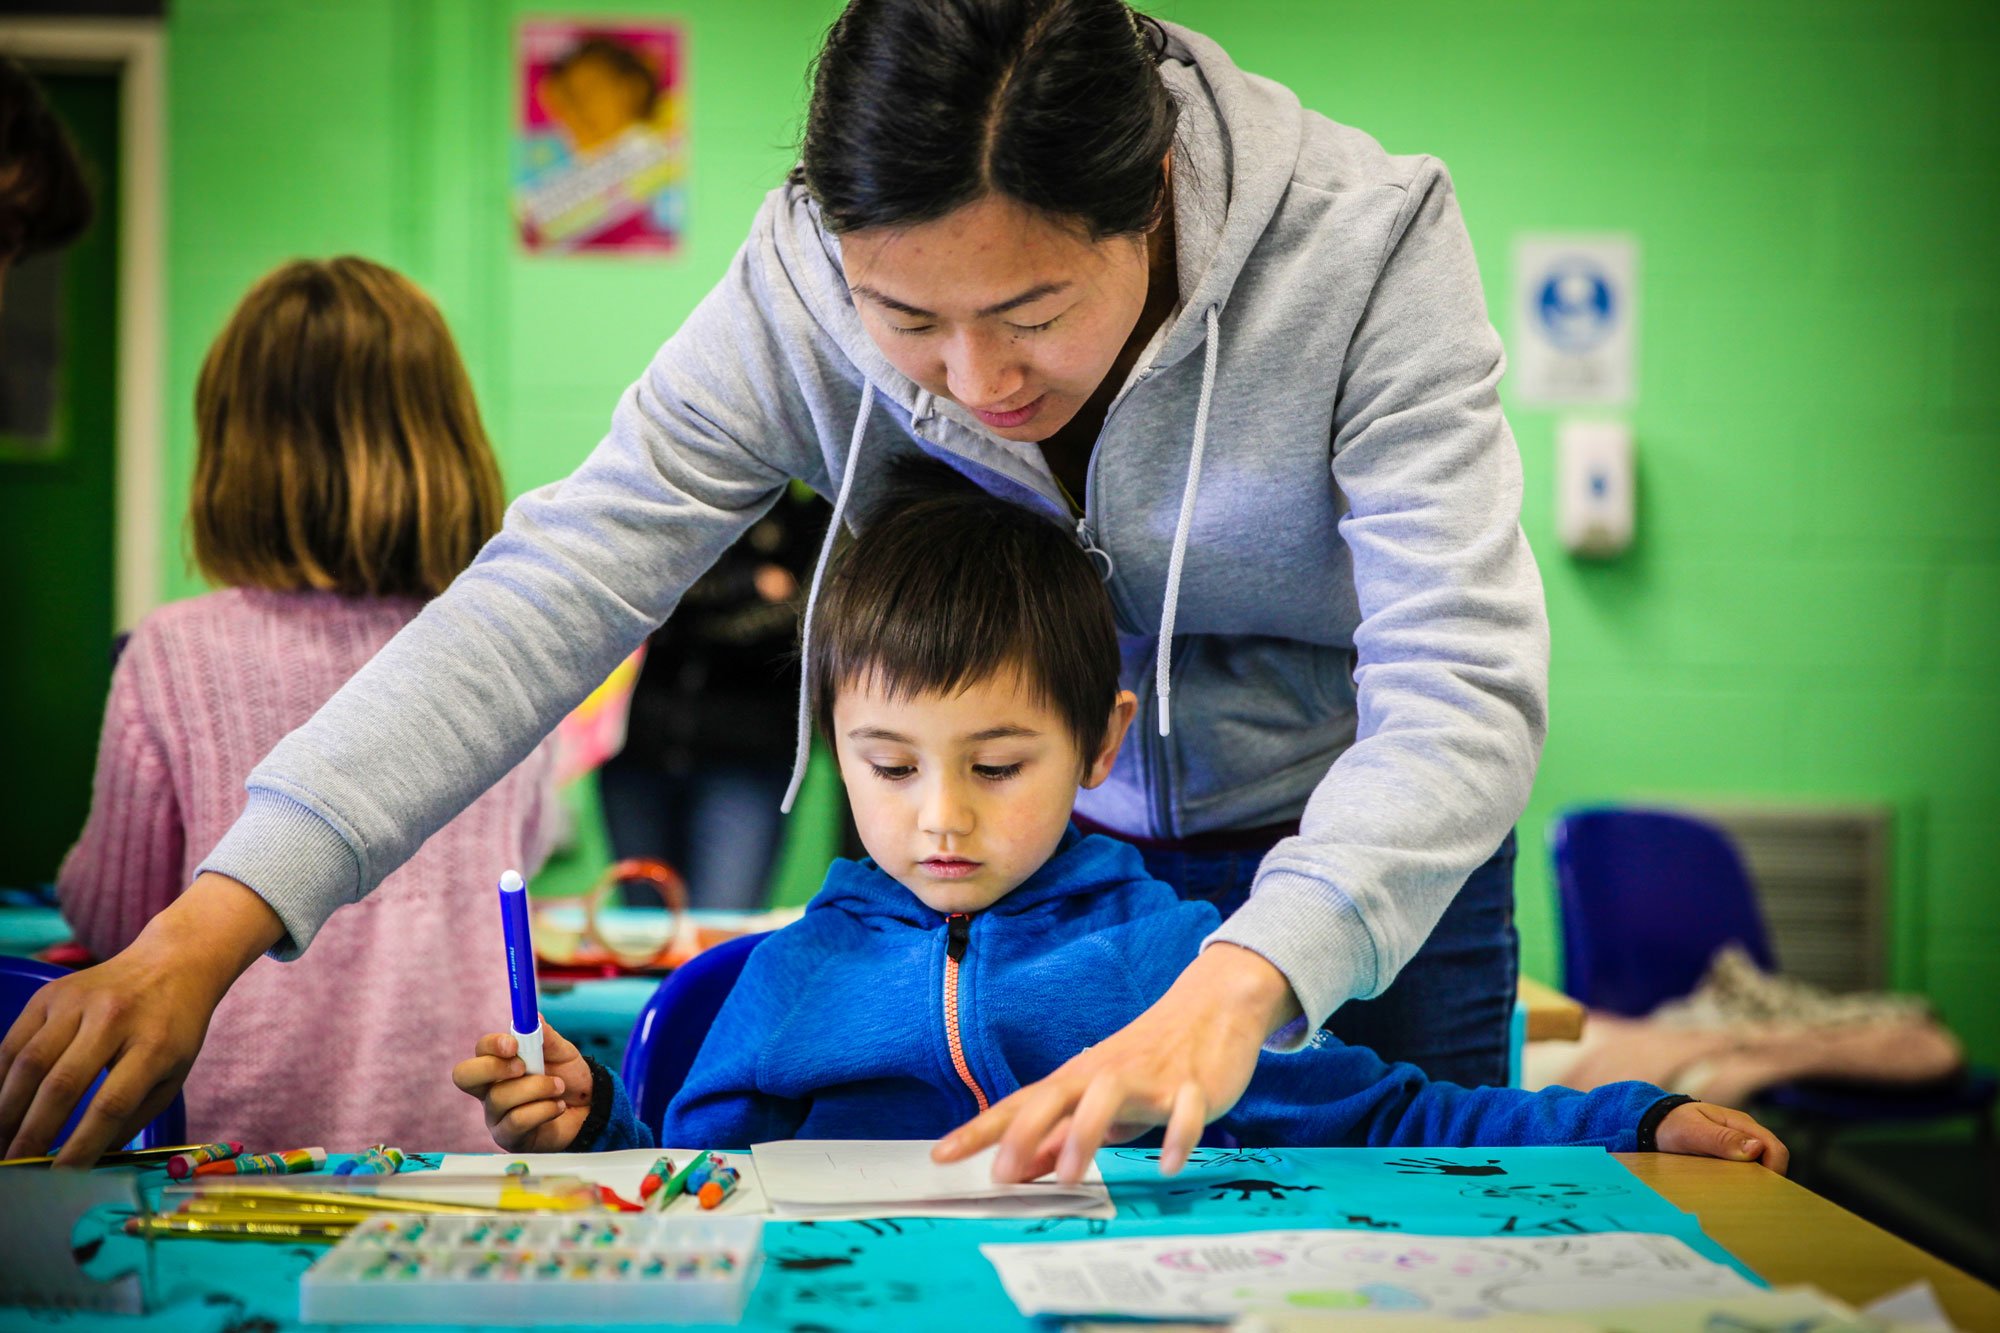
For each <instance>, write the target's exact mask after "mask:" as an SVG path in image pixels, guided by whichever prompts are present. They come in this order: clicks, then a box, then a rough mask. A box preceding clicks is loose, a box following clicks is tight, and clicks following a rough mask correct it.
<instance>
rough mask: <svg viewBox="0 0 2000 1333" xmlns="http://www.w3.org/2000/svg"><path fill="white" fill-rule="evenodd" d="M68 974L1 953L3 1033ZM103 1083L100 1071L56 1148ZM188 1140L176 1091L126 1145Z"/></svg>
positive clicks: (168, 1144) (153, 1145)
mask: <svg viewBox="0 0 2000 1333" xmlns="http://www.w3.org/2000/svg"><path fill="white" fill-rule="evenodd" d="M68 975H69V969H68V968H63V967H57V966H56V965H55V964H54V963H44V962H39V961H37V960H36V959H33V958H16V957H13V956H12V955H9V954H0V1032H4V1031H6V1030H7V1029H8V1028H10V1027H12V1026H13V1024H14V1020H15V1019H16V1018H19V1017H20V1016H21V1011H22V1010H23V1009H26V1008H27V1007H28V1001H29V999H31V998H32V997H33V996H34V993H35V992H36V991H38V990H40V989H41V988H42V987H43V986H45V985H47V984H48V983H49V982H51V981H54V980H55V979H56V978H57V977H66V976H68ZM102 1082H104V1075H102V1074H99V1075H98V1076H97V1081H96V1082H95V1083H92V1084H91V1085H90V1091H88V1092H86V1093H85V1094H84V1095H83V1098H82V1100H80V1101H78V1102H77V1104H76V1110H75V1111H73V1112H71V1113H70V1117H69V1121H68V1123H66V1124H64V1125H63V1127H62V1132H61V1133H59V1134H57V1135H56V1141H55V1146H56V1147H59V1146H61V1145H62V1144H63V1143H65V1142H67V1141H68V1140H69V1136H70V1135H71V1134H72V1133H74V1132H75V1130H76V1124H77V1121H79V1120H81V1119H82V1118H83V1112H84V1108H85V1107H87V1106H89V1105H90V1099H91V1098H92V1097H95V1096H96V1095H97V1087H98V1084H100V1083H102ZM186 1142H187V1103H186V1102H185V1101H183V1100H182V1099H181V1095H180V1094H179V1093H175V1094H174V1099H173V1101H172V1102H170V1103H169V1104H168V1106H167V1109H166V1110H164V1111H162V1112H160V1113H159V1114H158V1115H156V1116H154V1117H153V1118H152V1119H151V1120H149V1121H147V1122H146V1124H145V1126H144V1127H143V1128H142V1129H140V1131H139V1136H138V1137H137V1138H135V1139H133V1140H132V1142H131V1143H130V1144H128V1145H127V1146H128V1147H133V1148H166V1147H171V1146H174V1145H177V1144H182V1143H186ZM54 1150H55V1148H54V1147H52V1148H51V1149H50V1151H51V1152H53V1151H54Z"/></svg>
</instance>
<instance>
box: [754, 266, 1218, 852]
mask: <svg viewBox="0 0 2000 1333" xmlns="http://www.w3.org/2000/svg"><path fill="white" fill-rule="evenodd" d="M1206 319H1207V323H1208V337H1207V338H1206V339H1205V344H1206V345H1205V346H1204V347H1203V349H1202V365H1201V399H1200V401H1199V402H1197V403H1196V404H1195V409H1194V440H1193V443H1192V444H1191V445H1190V447H1189V449H1188V470H1187V481H1186V482H1185V483H1184V484H1183V486H1182V489H1181V512H1180V518H1179V520H1178V521H1177V522H1176V523H1175V524H1174V545H1173V551H1172V553H1171V554H1170V555H1169V556H1168V557H1167V599H1166V603H1165V605H1164V606H1163V607H1162V608H1161V610H1160V642H1159V649H1158V652H1157V655H1156V660H1155V661H1154V663H1153V679H1154V686H1155V688H1154V693H1156V694H1157V695H1158V696H1159V699H1160V734H1161V735H1162V736H1165V735H1167V734H1169V733H1170V732H1171V730H1172V722H1171V720H1170V718H1169V716H1168V712H1167V697H1168V695H1169V694H1171V693H1172V690H1173V681H1172V679H1171V675H1172V671H1171V659H1172V657H1173V648H1174V617H1175V615H1176V613H1177V612H1178V611H1179V609H1180V600H1181V568H1182V566H1183V565H1185V564H1186V563H1187V543H1188V530H1189V529H1190V528H1192V527H1193V526H1194V502H1195V497H1196V496H1197V495H1198V494H1199V493H1200V491H1201V455H1202V450H1203V449H1204V448H1205V447H1206V446H1207V444H1208V408H1209V403H1210V402H1211V401H1212V400H1213V399H1214V396H1215V361H1216V344H1217V342H1218V341H1219V340H1220V338H1221V330H1220V325H1221V320H1220V313H1219V309H1218V307H1216V306H1210V307H1209V308H1208V311H1207V315H1206ZM874 406H875V385H874V384H873V383H866V384H864V385H863V387H862V390H861V410H860V411H859V412H857V413H856V414H855V417H854V437H853V438H852V439H851V440H849V441H848V445H847V470H846V471H845V472H843V473H842V474H841V478H840V490H839V492H838V493H837V494H836V495H835V496H834V499H833V517H832V518H830V519H829V520H828V521H827V525H826V540H825V541H823V542H821V543H820V548H819V560H818V562H817V563H815V564H814V565H813V576H812V586H811V587H810V588H809V589H808V590H807V592H806V607H805V616H804V619H803V621H802V623H801V625H800V628H799V660H800V661H801V663H803V664H805V667H804V669H802V670H801V671H800V673H799V717H798V730H797V733H796V738H795V748H794V750H793V752H792V780H791V781H790V782H789V783H788V784H786V786H785V799H784V802H783V804H781V805H780V806H779V807H778V810H779V813H781V814H790V813H791V812H792V805H793V803H794V802H795V801H797V800H798V798H799V788H800V787H801V786H803V785H804V784H805V780H806V763H807V761H808V760H809V759H810V758H811V757H812V717H811V716H810V713H809V711H808V709H807V706H806V699H807V696H808V694H809V692H810V691H809V690H808V687H807V683H806V675H805V671H806V670H809V669H810V664H811V662H812V630H813V610H814V608H815V607H817V606H818V605H819V585H820V581H821V580H822V579H823V578H825V577H826V565H827V561H828V559H829V558H830V557H831V556H832V555H833V544H834V542H835V541H836V540H837V539H838V538H839V535H840V524H841V520H842V519H843V518H844V517H845V516H846V513H847V497H848V494H849V492H850V491H851V490H852V489H853V487H854V475H855V473H856V472H858V471H859V470H860V464H861V438H862V436H863V435H865V434H866V433H867V431H868V414H869V412H870V411H872V410H873V409H874ZM1088 544H1089V543H1088V541H1087V540H1086V545H1088ZM1106 558H1107V560H1108V559H1109V557H1106Z"/></svg>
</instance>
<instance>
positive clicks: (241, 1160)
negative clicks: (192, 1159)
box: [194, 1148, 326, 1176]
mask: <svg viewBox="0 0 2000 1333" xmlns="http://www.w3.org/2000/svg"><path fill="white" fill-rule="evenodd" d="M325 1165H326V1149H324V1148H295V1149H293V1150H292V1151H291V1152H267V1153H258V1154H257V1155H256V1156H255V1157H231V1158H229V1159H227V1160H225V1161H220V1162H203V1163H202V1164H201V1165H200V1166H198V1167H196V1168H195V1169H194V1173H195V1175H197V1176H295V1175H297V1174H298V1173H299V1172H301V1171H317V1170H319V1169H320V1168H321V1167H323V1166H325Z"/></svg>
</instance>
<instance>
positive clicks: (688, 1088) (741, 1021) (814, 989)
mask: <svg viewBox="0 0 2000 1333" xmlns="http://www.w3.org/2000/svg"><path fill="white" fill-rule="evenodd" d="M1216 920H1217V916H1216V911H1215V908H1213V907H1212V906H1210V905H1209V904H1207V903H1198V902H1182V901H1181V900H1180V899H1179V898H1178V897H1176V896H1175V894H1174V891H1173V890H1172V889H1171V888H1169V887H1168V886H1167V885H1165V884H1162V883H1160V882H1159V881H1158V880H1155V879H1151V878H1149V877H1148V876H1147V874H1146V870H1145V865H1144V863H1143V862H1142V861H1141V860H1140V857H1139V853H1138V852H1137V851H1136V850H1134V849H1133V848H1132V847H1131V846H1130V845H1129V844H1126V843H1123V842H1119V841H1116V840H1115V839H1111V838H1105V837H1087V838H1086V837H1081V836H1079V835H1078V834H1077V833H1076V832H1075V831H1074V830H1072V831H1071V832H1070V833H1069V834H1067V835H1066V836H1065V837H1064V839H1063V842H1062V844H1061V846H1060V847H1059V848H1058V849H1057V852H1056V854H1055V856H1053V857H1052V858H1050V860H1049V862H1048V864H1046V865H1044V866H1043V867H1042V868H1041V869H1040V870H1038V871H1037V872H1035V874H1033V875H1032V876H1030V877H1029V878H1028V879H1027V880H1026V881H1025V882H1024V883H1022V884H1021V886H1020V887H1018V888H1016V889H1015V890H1014V891H1013V892H1012V893H1010V894H1008V895H1007V896H1006V897H1005V898H1002V899H1001V900H1000V901H999V902H997V903H995V904H993V906H991V907H989V908H987V909H986V910H985V911H984V912H980V913H978V914H977V915H974V916H970V917H968V916H965V915H957V916H953V917H950V918H947V917H945V916H944V915H941V914H940V913H938V912H935V911H932V910H931V909H930V908H928V907H926V906H924V904H923V903H922V902H921V901H920V900H918V898H917V897H916V895H915V894H913V893H911V892H910V891H909V890H908V889H906V888H904V887H903V886H902V885H901V884H898V883H897V882H896V881H895V880H894V879H892V878H890V877H889V875H887V874H886V873H884V872H883V871H882V870H881V869H880V868H879V867H878V866H877V865H876V864H875V863H874V862H873V861H872V860H870V861H861V862H855V861H836V862H834V864H833V867H832V869H831V870H829V871H828V872H827V877H826V885H825V887H824V888H822V889H821V890H820V892H819V895H818V896H817V897H815V898H814V899H813V901H812V904H811V905H810V906H809V907H808V908H807V909H806V914H805V916H804V917H803V918H802V919H800V920H799V921H798V922H796V923H795V924H793V925H791V926H787V927H786V928H785V929H783V930H781V931H779V932H777V933H776V934H775V935H773V936H771V938H770V939H768V940H765V941H764V942H763V943H762V944H760V945H758V946H757V948H756V949H755V950H754V951H753V952H752V953H751V955H750V958H749V961H748V962H747V963H746V964H745V966H744V968H743V974H742V976H741V978H740V979H739V980H738V981H737V983H736V987H735V989H734V990H733V991H731V992H730V996H729V999H728V1000H727V1002H725V1003H724V1005H723V1006H722V1010H721V1012H720V1013H719V1014H718V1015H717V1017H716V1020H715V1025H714V1027H713V1028H711V1029H710V1031H709V1034H708V1038H707V1040H706V1041H705V1042H704V1043H703V1044H702V1048H701V1052H700V1054H699V1055H698V1056H697V1057H696V1059H695V1062H694V1067H693V1069H692V1070H691V1071H690V1072H689V1074H688V1078H687V1082H686V1083H685V1084H684V1085H683V1086H682V1088H681V1090H680V1092H679V1094H677V1095H676V1096H675V1097H674V1099H673V1102H672V1104H670V1105H669V1106H668V1107H667V1112H666V1117H665V1121H664V1123H663V1124H662V1125H660V1126H659V1133H658V1136H657V1137H656V1136H655V1133H654V1127H652V1126H649V1125H644V1124H641V1123H640V1122H639V1120H638V1118H637V1117H636V1116H635V1115H634V1114H633V1112H632V1108H631V1103H630V1101H629V1099H628V1098H627V1097H626V1095H625V1090H624V1088H623V1086H622V1085H620V1084H619V1083H618V1080H617V1079H616V1078H615V1077H613V1076H611V1075H609V1074H608V1072H605V1071H603V1070H602V1067H601V1066H600V1067H598V1068H599V1073H598V1077H599V1078H609V1079H610V1080H611V1082H612V1084H613V1087H612V1088H611V1089H599V1091H600V1092H601V1093H602V1092H606V1091H609V1092H610V1094H611V1097H610V1102H611V1104H610V1106H609V1108H608V1114H606V1115H604V1116H603V1117H602V1118H601V1119H600V1117H593V1118H592V1123H590V1124H588V1125H586V1128H585V1133H584V1135H581V1136H579V1138H578V1140H577V1143H576V1144H575V1145H574V1147H575V1148H576V1150H578V1151H586V1150H608V1149H612V1148H629V1147H639V1146H652V1145H653V1144H655V1143H656V1142H664V1143H674V1144H715V1145H722V1146H731V1147H744V1146H748V1145H749V1144H752V1143H760V1142H763V1141H765V1140H768V1139H788V1138H822V1139H831V1138H865V1139H883V1138H911V1139H921V1138H936V1137H939V1136H941V1135H943V1134H945V1133H947V1132H949V1131H950V1130H952V1129H955V1128H957V1127H958V1126H959V1125H961V1124H963V1123H964V1122H965V1121H967V1120H969V1119H971V1118H972V1116H973V1115H975V1114H976V1113H978V1112H979V1111H980V1110H981V1109H983V1107H984V1106H985V1105H990V1104H992V1103H993V1102H996V1101H998V1100H1000V1099H1001V1098H1002V1097H1005V1096H1007V1095H1008V1094H1009V1093H1011V1092H1013V1091H1015V1090H1016V1089H1017V1088H1020V1087H1022V1086H1024V1085H1026V1084H1029V1083H1033V1082H1034V1081H1036V1080H1037V1079H1040V1078H1042V1077H1044V1076H1046V1075H1047V1074H1049V1073H1050V1072H1051V1071H1053V1070H1054V1069H1055V1068H1056V1067H1057V1066H1058V1065H1060V1064H1062V1063H1063V1062H1064V1061H1065V1060H1067V1059H1069V1058H1070V1057H1071V1056H1073V1055H1075V1054H1076V1053H1077V1052H1078V1051H1080V1050H1082V1049H1083V1048H1085V1047H1086V1046H1089V1045H1091V1044H1092V1043H1094V1042H1098V1041H1102V1040H1103V1039H1104V1038H1106V1037H1108V1036H1110V1035H1111V1034H1112V1033H1114V1032H1116V1031H1117V1030H1118V1029H1120V1028H1122V1027H1124V1026H1125V1025H1126V1024H1127V1023H1129V1022H1131V1021H1132V1019H1134V1018H1136V1017H1138V1015H1139V1013H1140V1012H1141V1011H1142V1010H1144V1009H1145V1008H1146V1007H1147V1006H1149V1005H1150V1004H1152V1003H1153V1001H1155V1000H1157V999H1158V998H1159V997H1160V996H1161V995H1163V994H1164V993H1165V992H1166V989H1167V987H1168V986H1169V985H1171V984H1172V983H1173V980H1174V978H1175V977H1176V976H1178V975H1179V974H1180V971H1181V969H1182V968H1184V967H1185V966H1187V964H1188V962H1189V961H1190V960H1192V959H1193V957H1194V955H1195V952H1196V951H1197V950H1198V949H1199V948H1200V946H1201V941H1202V939H1203V937H1204V936H1206V935H1207V934H1208V933H1209V932H1210V931H1212V930H1214V929H1215V925H1216ZM1666 1096H1667V1094H1666V1093H1664V1092H1662V1091H1661V1090H1660V1089H1658V1088H1656V1087H1653V1086H1651V1085H1650V1084H1645V1083H1614V1084H1611V1085H1610V1086H1608V1087H1603V1088H1599V1089H1597V1090H1596V1091H1594V1092H1589V1093H1581V1092H1574V1091H1571V1090H1569V1089H1567V1088H1551V1089H1548V1090H1546V1091H1543V1092H1532V1093H1531V1092H1524V1091H1521V1090H1520V1089H1517V1088H1461V1087H1458V1086H1457V1085H1455V1084H1451V1083H1433V1082H1431V1081H1430V1080H1429V1079H1428V1078H1426V1077H1425V1075H1424V1073H1423V1071H1422V1070H1420V1069H1418V1068H1417V1067H1416V1066H1414V1065H1408V1064H1393V1065H1392V1064H1385V1063H1384V1062H1383V1061H1382V1060H1381V1059H1380V1058H1378V1057H1377V1056H1376V1055H1375V1054H1374V1052H1372V1051H1369V1050H1366V1049H1364V1048H1361V1047H1358V1046H1347V1045H1343V1044H1342V1043H1340V1042H1338V1041H1336V1040H1334V1039H1333V1037H1332V1036H1331V1035H1330V1034H1326V1033H1321V1034H1320V1036H1319V1039H1318V1040H1317V1041H1315V1042H1314V1043H1311V1044H1308V1045H1306V1046H1305V1047H1304V1048H1303V1049H1300V1050H1296V1051H1288V1052H1282V1053H1280V1052H1274V1051H1269V1050H1267V1051H1265V1052H1264V1053H1263V1054H1262V1055H1260V1056H1259V1057H1258V1061H1257V1072H1256V1074H1255V1075H1254V1076H1253V1077H1252V1079H1251V1081H1250V1086H1249V1088H1248V1090H1247V1091H1246V1092H1245V1093H1244V1094H1243V1097H1242V1099H1241V1100H1240V1101H1239V1102H1237V1104H1236V1106H1235V1107H1234V1108H1233V1109H1232V1110H1231V1111H1230V1112H1229V1113H1228V1114H1227V1115H1225V1116H1223V1117H1222V1118H1221V1119H1220V1120H1219V1121H1217V1122H1216V1123H1217V1124H1218V1125H1220V1126H1221V1127H1222V1128H1223V1129H1225V1130H1226V1131H1228V1132H1229V1133H1231V1134H1233V1135H1234V1136H1235V1137H1236V1139H1237V1140H1238V1141H1239V1142H1240V1143H1242V1144H1244V1145H1245V1146H1250V1145H1267V1146H1281V1145H1282V1146H1294V1147H1298V1146H1323V1147H1339V1146H1350V1147H1362V1146H1366V1147H1465V1146H1471V1145H1500V1144H1585V1145H1593V1146H1602V1147H1604V1148H1607V1149H1610V1150H1613V1151H1624V1152H1629V1151H1632V1150H1633V1149H1635V1148H1636V1147H1637V1146H1638V1140H1639V1131H1640V1127H1641V1123H1642V1121H1645V1120H1647V1119H1648V1112H1649V1111H1650V1110H1652V1109H1653V1108H1654V1107H1655V1106H1656V1105H1658V1104H1659V1103H1660V1102H1661V1101H1662V1099H1664V1098H1666ZM599 1124H601V1126H602V1128H601V1129H599V1128H598V1125H599Z"/></svg>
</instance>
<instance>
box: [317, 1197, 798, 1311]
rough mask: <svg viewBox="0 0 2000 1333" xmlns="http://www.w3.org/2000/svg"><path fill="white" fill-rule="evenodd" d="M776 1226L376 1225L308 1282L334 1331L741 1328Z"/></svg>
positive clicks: (625, 1220) (700, 1221)
mask: <svg viewBox="0 0 2000 1333" xmlns="http://www.w3.org/2000/svg"><path fill="white" fill-rule="evenodd" d="M762 1232H763V1220H762V1219H761V1218H756V1217H691V1216H682V1217H670V1216H665V1215H661V1214H653V1213H617V1214H613V1213H593V1214H591V1215H589V1216H587V1217H579V1216H577V1215H576V1214H574V1213H570V1214H553V1215H552V1214H540V1215H527V1216H524V1215H521V1214H509V1213H501V1214H494V1215H491V1216H480V1215H474V1214H464V1215H455V1214H454V1215H432V1216H420V1217H409V1216H401V1217H382V1218H375V1219H372V1220H370V1221H368V1222H365V1223H363V1224H362V1225H360V1226H358V1227H356V1228H355V1229H354V1230H353V1231H352V1232H351V1233H350V1234H349V1235H348V1236H347V1237H346V1238H345V1239H344V1240H342V1241H341V1242H340V1243H339V1244H338V1245H336V1246H334V1248H333V1249H332V1250H331V1251H329V1252H328V1253H327V1255H326V1256H325V1257H324V1258H322V1259H321V1260H319V1262H317V1263H315V1264H314V1265H313V1266H312V1267H311V1268H310V1269H309V1270H307V1272H306V1275H305V1277H304V1278H303V1279H302V1280H301V1281H300V1285H299V1318H300V1320H301V1321H303V1322H305V1323H327V1324H369V1323H373V1324H620V1323H625V1324H707V1323H733V1322H735V1321H736V1320H737V1319H738V1318H740V1317H741V1316H742V1314H743V1306H744V1302H745V1301H747V1300H748V1299H749V1295H750V1288H751V1287H752V1286H753V1285H755V1283H756V1280H757V1271H758V1269H759V1267H760V1266H761V1264H762V1260H763V1247H762Z"/></svg>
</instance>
